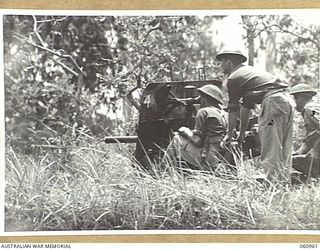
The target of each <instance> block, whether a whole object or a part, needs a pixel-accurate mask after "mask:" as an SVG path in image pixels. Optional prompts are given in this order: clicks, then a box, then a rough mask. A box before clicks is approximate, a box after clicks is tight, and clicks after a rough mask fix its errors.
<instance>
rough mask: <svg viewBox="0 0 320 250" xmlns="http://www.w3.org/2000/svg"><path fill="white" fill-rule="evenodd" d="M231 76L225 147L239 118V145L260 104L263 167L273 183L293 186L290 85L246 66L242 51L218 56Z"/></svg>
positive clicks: (292, 103) (225, 52)
mask: <svg viewBox="0 0 320 250" xmlns="http://www.w3.org/2000/svg"><path fill="white" fill-rule="evenodd" d="M216 58H217V60H218V61H221V63H222V69H223V73H225V74H226V75H228V80H227V88H228V94H229V104H228V114H229V116H228V131H227V134H226V136H225V138H224V139H223V141H222V146H223V147H226V146H227V145H228V144H229V143H230V140H231V139H232V135H233V132H234V128H235V124H236V121H237V119H238V117H239V116H240V134H239V137H238V138H237V139H238V141H239V143H240V145H242V143H243V140H244V135H245V131H246V129H247V127H248V121H249V115H250V110H251V109H254V108H255V104H261V111H260V114H259V120H258V133H259V137H260V141H261V166H262V168H263V169H264V170H265V172H266V174H267V178H268V179H269V180H272V181H281V182H290V174H291V164H292V134H293V124H292V122H293V115H294V100H293V98H292V97H291V96H290V94H289V93H288V92H287V87H288V85H287V84H285V83H283V82H281V81H279V80H277V79H276V78H275V77H274V76H273V75H271V74H270V73H268V72H265V71H258V70H257V69H255V68H254V67H252V66H248V65H244V64H243V63H244V62H245V61H246V60H247V57H246V56H244V55H243V53H242V52H241V51H240V50H225V51H223V52H222V53H220V54H218V55H217V56H216Z"/></svg>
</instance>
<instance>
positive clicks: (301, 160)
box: [290, 83, 320, 178]
mask: <svg viewBox="0 0 320 250" xmlns="http://www.w3.org/2000/svg"><path fill="white" fill-rule="evenodd" d="M290 93H291V95H293V96H294V98H295V100H296V109H297V111H298V112H301V114H302V117H303V119H304V126H305V130H306V137H305V139H304V140H303V142H302V145H301V146H300V148H299V149H298V150H297V151H296V152H294V153H293V154H294V158H293V167H294V168H295V169H296V170H298V171H300V172H302V174H303V176H307V178H309V177H310V176H311V177H319V175H320V169H319V168H320V93H317V91H315V90H314V89H313V88H312V87H311V86H309V85H307V84H303V83H301V84H297V85H295V86H294V87H292V88H291V90H290Z"/></svg>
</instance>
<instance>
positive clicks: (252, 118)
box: [2, 10, 320, 234]
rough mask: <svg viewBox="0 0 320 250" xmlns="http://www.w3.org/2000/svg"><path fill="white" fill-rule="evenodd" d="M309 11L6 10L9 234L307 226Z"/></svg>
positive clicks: (311, 160) (314, 46)
mask: <svg viewBox="0 0 320 250" xmlns="http://www.w3.org/2000/svg"><path fill="white" fill-rule="evenodd" d="M319 14H320V11H319V10H287V11H279V10H278V11H272V10H269V11H258V10H256V11H245V10H238V11H227V10H226V11H183V12H181V11H180V12H179V11H154V12H152V11H139V12H138V11H136V12H135V11H127V12H112V11H105V12H102V11H99V12H97V13H95V12H94V11H91V12H88V13H86V12H81V13H80V12H72V11H61V13H58V12H57V11H39V12H37V11H35V12H32V11H25V12H23V11H17V12H14V11H11V12H8V13H5V14H3V15H2V24H3V32H2V33H3V38H2V45H3V48H2V50H3V83H4V84H3V86H4V87H3V92H4V94H3V95H4V112H5V114H4V115H5V119H4V120H5V135H4V137H5V139H4V151H5V152H4V155H5V159H4V162H5V167H4V170H3V174H4V176H5V177H4V178H5V184H4V186H5V189H4V206H5V211H4V232H5V233H14V232H57V231H59V232H60V231H61V232H68V231H75V232H81V231H86V232H88V231H89V232H91V231H95V232H97V231H99V232H102V231H105V232H110V231H115V232H119V233H121V232H128V231H130V232H131V231H132V232H137V233H139V232H148V231H150V232H167V231H168V232H170V231H172V230H174V231H175V232H179V233H183V232H185V231H187V230H188V231H190V230H191V231H192V233H193V232H194V233H197V232H203V231H205V232H207V233H220V232H228V231H232V232H239V233H241V232H242V231H244V230H246V231H249V232H251V231H252V232H257V231H258V232H264V231H270V230H272V231H273V232H281V233H286V232H291V233H292V232H293V233H294V232H298V231H299V232H300V231H302V232H305V233H308V232H312V233H316V234H317V233H318V230H319V229H320V207H319V203H320V183H319V177H320V155H319V152H320V94H319V90H320V22H319Z"/></svg>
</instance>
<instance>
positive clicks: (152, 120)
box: [104, 80, 259, 169]
mask: <svg viewBox="0 0 320 250" xmlns="http://www.w3.org/2000/svg"><path fill="white" fill-rule="evenodd" d="M207 84H213V85H216V86H218V87H221V86H222V82H221V81H218V80H199V81H180V82H166V83H150V84H148V85H147V86H146V88H145V89H144V91H143V93H142V96H141V99H140V108H139V111H140V113H139V120H138V124H137V130H136V132H137V135H136V136H114V137H106V138H105V139H104V141H105V142H106V143H112V142H120V143H136V150H135V153H134V155H135V158H136V160H137V161H138V162H139V163H140V164H141V165H142V166H143V167H144V168H145V169H148V168H149V166H150V161H154V160H156V159H159V158H161V156H162V153H163V150H164V149H166V148H167V146H168V145H169V142H170V140H171V137H172V135H173V132H175V131H177V130H178V129H179V128H180V127H182V126H185V127H189V128H193V127H194V123H195V116H196V113H197V110H198V109H199V108H200V98H199V93H198V91H197V88H200V87H202V86H204V85H207ZM255 123H256V119H255V118H253V119H250V124H249V128H251V127H253V125H254V124H255ZM246 135H247V136H246V140H245V144H244V146H243V149H244V152H245V153H246V154H248V155H249V156H256V155H257V154H259V147H258V146H257V143H256V136H255V134H254V133H252V131H247V133H246Z"/></svg>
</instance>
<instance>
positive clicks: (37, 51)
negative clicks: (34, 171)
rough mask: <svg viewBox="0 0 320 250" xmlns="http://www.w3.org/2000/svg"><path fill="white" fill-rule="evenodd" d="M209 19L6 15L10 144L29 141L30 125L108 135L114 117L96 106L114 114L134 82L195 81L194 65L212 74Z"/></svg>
mask: <svg viewBox="0 0 320 250" xmlns="http://www.w3.org/2000/svg"><path fill="white" fill-rule="evenodd" d="M217 18H218V17H217ZM212 19H213V17H205V18H202V19H200V18H198V17H195V16H159V17H158V16H145V17H138V16H125V17H124V16H87V17H84V16H5V17H4V47H5V53H4V55H5V91H6V93H5V95H6V120H7V132H8V133H7V135H13V134H14V136H11V137H10V139H11V142H12V143H14V141H16V142H17V143H16V145H18V144H19V143H18V141H21V140H22V141H25V142H27V143H26V144H29V138H30V131H29V129H31V130H33V131H40V130H41V133H42V134H41V135H39V136H38V134H37V136H38V137H43V132H44V130H48V131H51V132H53V133H54V134H55V133H58V134H59V135H62V134H64V133H65V132H66V131H67V130H68V129H69V128H74V127H76V128H80V127H81V128H84V129H85V128H86V127H87V128H89V130H91V132H92V133H96V132H97V131H100V132H101V129H102V131H103V130H105V131H107V132H108V133H112V132H113V129H114V126H113V124H112V121H111V120H110V119H109V118H108V117H105V118H104V119H100V118H101V116H99V115H96V114H94V112H95V111H96V110H97V109H98V107H100V106H101V105H105V106H107V107H108V109H109V110H110V109H111V111H112V110H113V111H112V112H116V109H117V107H116V106H115V105H117V104H116V102H117V100H118V99H120V98H122V97H124V96H125V95H126V94H128V93H129V92H130V90H131V89H133V88H135V87H136V86H142V87H143V86H145V85H146V84H147V83H148V82H153V81H161V82H162V81H175V80H192V79H196V78H198V74H197V69H198V68H199V67H206V69H208V70H207V75H208V76H209V75H210V76H212V77H211V78H214V76H215V74H216V67H212V66H214V63H213V62H212V60H210V58H212V57H213V54H214V53H215V52H216V51H215V47H213V43H212V38H211V37H210V34H209V33H208V32H207V30H208V29H209V28H210V23H211V21H212ZM112 107H114V108H112ZM95 117H100V118H99V119H98V118H97V119H95ZM97 128H100V130H99V129H97ZM51 132H49V134H50V133H51ZM97 133H98V132H97ZM14 137H16V138H14Z"/></svg>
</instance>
